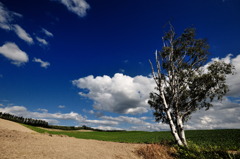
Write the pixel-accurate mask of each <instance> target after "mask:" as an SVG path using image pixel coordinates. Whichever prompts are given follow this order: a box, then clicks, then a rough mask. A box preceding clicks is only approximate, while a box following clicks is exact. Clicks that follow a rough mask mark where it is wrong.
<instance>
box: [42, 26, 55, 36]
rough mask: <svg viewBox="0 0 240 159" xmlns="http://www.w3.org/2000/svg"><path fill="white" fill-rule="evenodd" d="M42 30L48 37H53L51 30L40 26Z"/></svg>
mask: <svg viewBox="0 0 240 159" xmlns="http://www.w3.org/2000/svg"><path fill="white" fill-rule="evenodd" d="M42 32H43V33H44V34H45V35H47V36H48V37H53V34H52V33H51V32H49V31H48V30H46V29H44V28H42Z"/></svg>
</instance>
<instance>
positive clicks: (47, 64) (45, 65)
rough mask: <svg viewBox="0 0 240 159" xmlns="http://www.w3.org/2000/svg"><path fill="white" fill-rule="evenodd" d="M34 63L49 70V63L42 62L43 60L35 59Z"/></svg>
mask: <svg viewBox="0 0 240 159" xmlns="http://www.w3.org/2000/svg"><path fill="white" fill-rule="evenodd" d="M33 62H37V63H40V65H41V67H43V68H48V67H49V66H50V63H49V62H47V61H46V62H45V61H42V60H41V59H38V58H35V57H34V59H33Z"/></svg>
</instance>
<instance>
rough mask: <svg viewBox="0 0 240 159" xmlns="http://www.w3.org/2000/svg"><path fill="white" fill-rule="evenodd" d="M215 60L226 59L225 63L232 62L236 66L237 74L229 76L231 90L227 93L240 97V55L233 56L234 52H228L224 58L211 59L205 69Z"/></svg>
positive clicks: (228, 81)
mask: <svg viewBox="0 0 240 159" xmlns="http://www.w3.org/2000/svg"><path fill="white" fill-rule="evenodd" d="M214 61H224V62H225V63H231V64H232V65H233V66H234V67H235V70H234V72H235V74H234V75H228V76H227V80H226V83H227V84H228V86H229V89H230V91H229V92H228V93H227V96H234V97H240V80H239V79H240V55H237V56H236V57H233V55H232V54H228V55H227V56H226V57H224V58H218V57H217V58H212V59H211V61H210V62H209V63H207V64H206V65H205V66H204V69H205V70H206V68H207V66H209V65H210V64H211V63H213V62H214Z"/></svg>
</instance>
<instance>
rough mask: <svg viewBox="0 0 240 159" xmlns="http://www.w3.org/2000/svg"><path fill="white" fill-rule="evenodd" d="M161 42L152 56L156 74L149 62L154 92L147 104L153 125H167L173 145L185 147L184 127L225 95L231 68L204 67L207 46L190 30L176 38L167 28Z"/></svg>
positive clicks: (217, 64)
mask: <svg viewBox="0 0 240 159" xmlns="http://www.w3.org/2000/svg"><path fill="white" fill-rule="evenodd" d="M162 40H163V48H162V50H161V51H156V53H155V60H156V69H157V72H155V70H154V67H153V64H152V62H151V61H150V60H149V62H150V65H151V68H152V75H153V78H154V80H155V83H156V88H155V89H156V91H154V92H151V93H150V100H149V101H148V103H149V105H150V106H151V107H152V108H153V109H154V116H155V119H156V121H157V122H160V121H161V122H163V123H167V124H169V126H170V129H171V132H172V134H173V136H174V138H175V140H176V142H177V144H178V145H179V146H187V141H186V137H185V132H184V127H183V125H184V123H185V122H187V120H188V119H189V118H190V116H191V114H192V113H193V112H195V111H197V110H200V109H202V108H204V109H206V110H208V109H209V108H210V107H211V106H212V104H211V102H212V101H213V100H215V99H216V100H221V99H222V97H223V96H224V95H225V94H226V93H227V92H228V91H229V89H228V86H227V84H226V75H228V74H232V73H233V68H234V67H233V66H232V65H231V64H227V63H224V62H223V61H215V62H213V63H210V64H207V57H208V55H209V51H208V49H209V45H208V43H207V41H206V40H205V39H196V38H195V29H194V28H187V29H185V31H184V32H183V33H182V34H181V35H180V36H179V37H177V36H176V33H175V31H174V28H173V27H172V26H171V25H170V30H169V31H168V32H167V33H165V35H164V36H163V37H162ZM206 64H207V65H206Z"/></svg>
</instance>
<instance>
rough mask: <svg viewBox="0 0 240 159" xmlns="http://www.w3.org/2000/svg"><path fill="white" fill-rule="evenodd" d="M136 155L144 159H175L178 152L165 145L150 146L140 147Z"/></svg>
mask: <svg viewBox="0 0 240 159" xmlns="http://www.w3.org/2000/svg"><path fill="white" fill-rule="evenodd" d="M136 153H137V154H138V155H139V156H141V157H142V158H144V159H160V158H161V159H174V158H175V157H174V154H175V153H176V150H175V149H174V148H173V147H169V146H165V145H159V144H148V145H144V146H142V147H140V148H139V149H138V150H137V151H136Z"/></svg>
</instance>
